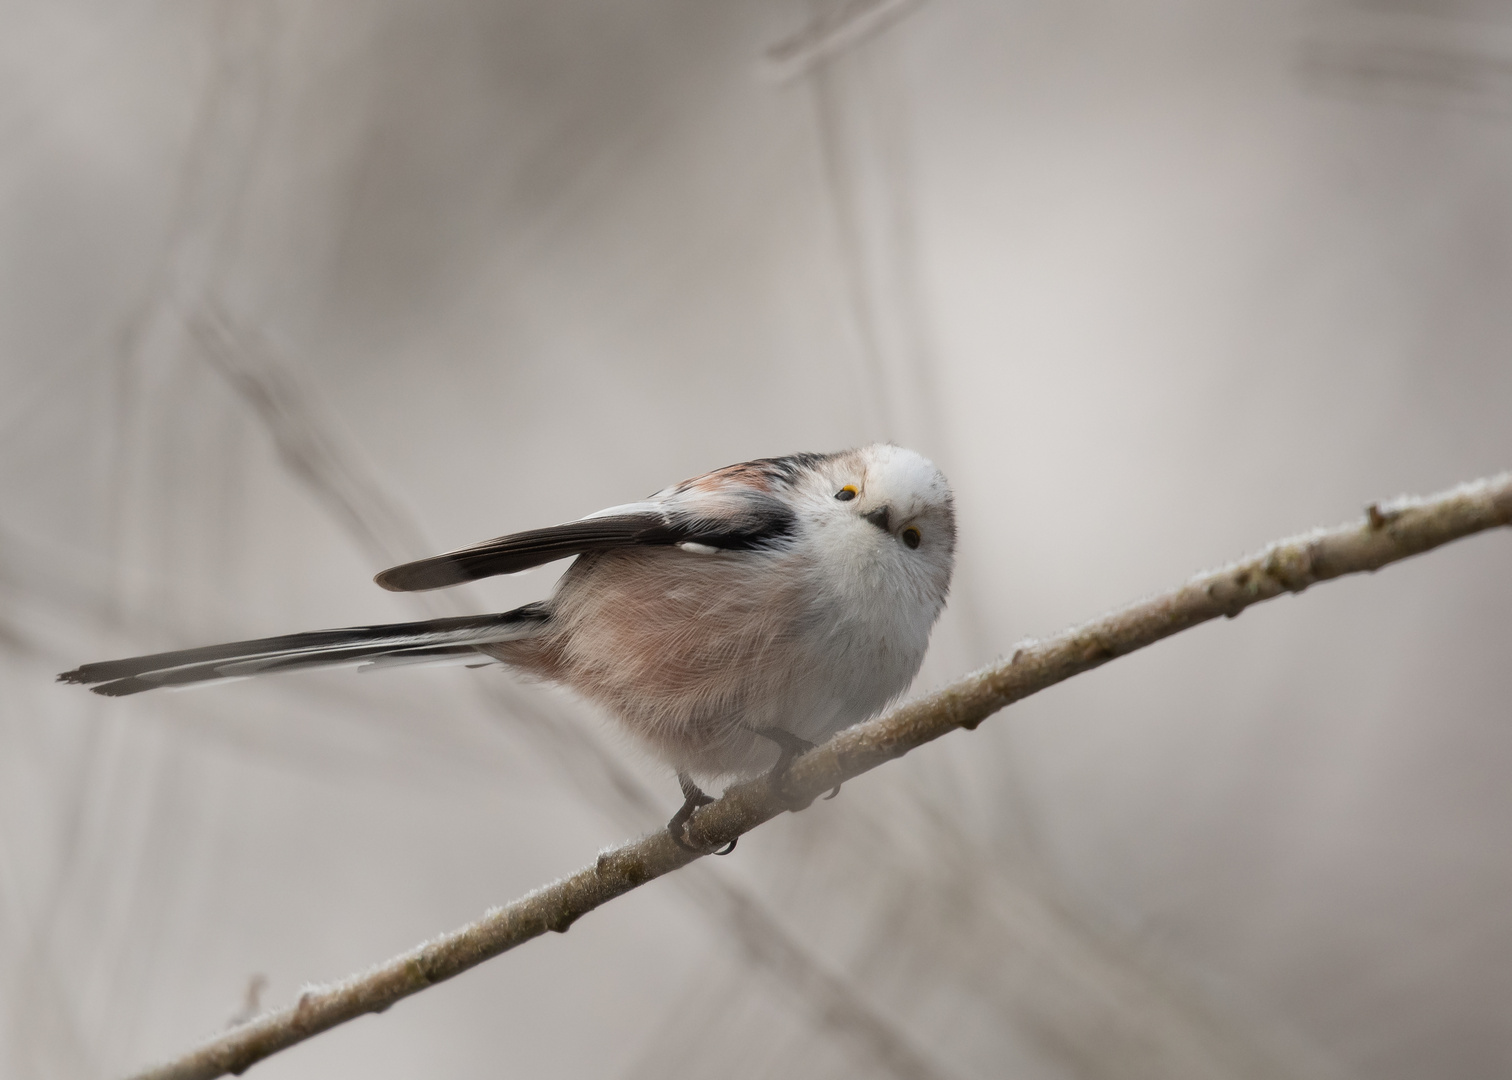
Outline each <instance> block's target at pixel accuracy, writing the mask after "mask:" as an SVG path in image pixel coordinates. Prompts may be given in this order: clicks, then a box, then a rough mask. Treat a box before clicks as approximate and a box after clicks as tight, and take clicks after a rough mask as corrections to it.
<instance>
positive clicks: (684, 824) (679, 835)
mask: <svg viewBox="0 0 1512 1080" xmlns="http://www.w3.org/2000/svg"><path fill="white" fill-rule="evenodd" d="M677 782H678V784H679V785H681V787H682V793H683V804H682V807H681V808H680V809H679V810H678V811H677V813H675V814H673V815H672V820H671V821H669V822H667V831H668V832H669V833H671V834H672V842H673V843H674V844H676V845H677V846H678V847H680V848H682V849H683V850H684V851H691V852H693V853H694V854H695V855H706V854H708V852H705V851H703V850H701V849H699V848H696V847H694V846H693V845H692V844H690V843H688V822H689V821H691V820H693V811H695V810H697V809H698V808H699V807H700V806H708V805H709V804H710V803H711V802H713V801H714V799H713V798H712V797H711V796H709V795H706V794H705V793H704V792H703V791H702V790H701V789H700V788H699V786H698V785H697V784H695V783H694V782H693V778H692V777H690V776H689V775H688V774H687V773H682V772H680V773H678V774H677ZM734 850H735V841H734V840H731V841H730V842H729V843H728V844H726V845H725V846H724V847H722V848H720V849H719V850H718V851H716V852H714V854H715V855H728V854H729V853H730V852H732V851H734Z"/></svg>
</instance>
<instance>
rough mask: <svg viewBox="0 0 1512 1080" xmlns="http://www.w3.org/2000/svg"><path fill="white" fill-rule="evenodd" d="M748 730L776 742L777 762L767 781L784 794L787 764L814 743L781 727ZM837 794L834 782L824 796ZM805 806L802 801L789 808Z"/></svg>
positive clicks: (800, 808)
mask: <svg viewBox="0 0 1512 1080" xmlns="http://www.w3.org/2000/svg"><path fill="white" fill-rule="evenodd" d="M750 730H751V732H753V733H754V734H756V735H760V736H761V737H762V738H763V739H771V740H772V742H774V743H776V744H777V764H775V765H773V766H772V771H771V772H769V773H767V783H768V784H770V785H771V788H772V790H773V791H776V792H778V793H779V794H782V795H786V791H785V788H786V786H787V771H788V766H790V765H792V764H793V759H794V758H795V757H797V756H798V755H799V754H802V753H804V752H805V751H808V750H812V749H813V748H814V744H813V743H811V742H809V741H808V740H807V739H805V738H802V737H801V736H798V735H794V734H793V733H792V732H791V731H784V730H782V728H775V727H765V728H754V727H753V728H751V729H750ZM838 794H840V785H839V784H836V785H835V786H834V788H833V789H831V791H830V793H829V794H828V795H826V796H825V798H826V799H833V798H834V797H835V796H836V795H838ZM807 806H808V803H804V804H803V806H792V807H790V809H792V810H802V809H804V808H805V807H807Z"/></svg>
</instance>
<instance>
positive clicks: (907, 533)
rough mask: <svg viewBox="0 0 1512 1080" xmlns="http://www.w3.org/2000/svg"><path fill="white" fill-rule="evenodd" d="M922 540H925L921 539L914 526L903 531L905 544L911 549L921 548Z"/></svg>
mask: <svg viewBox="0 0 1512 1080" xmlns="http://www.w3.org/2000/svg"><path fill="white" fill-rule="evenodd" d="M921 539H923V537H921V536H920V535H919V530H918V529H915V528H914V527H913V526H912V525H910V526H909V527H908V528H906V529H904V530H903V542H904V543H905V544H907V545H908V546H909V547H911V548H916V547H918V546H919V541H920V540H921Z"/></svg>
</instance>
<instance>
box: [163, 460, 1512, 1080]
mask: <svg viewBox="0 0 1512 1080" xmlns="http://www.w3.org/2000/svg"><path fill="white" fill-rule="evenodd" d="M1506 525H1512V473H1503V474H1502V475H1500V476H1496V477H1492V478H1490V479H1486V480H1478V481H1474V482H1472V483H1468V484H1462V485H1460V486H1459V487H1456V488H1453V489H1451V490H1449V491H1445V492H1442V493H1440V494H1437V495H1433V496H1429V497H1427V498H1404V499H1399V500H1396V501H1394V502H1390V503H1377V504H1372V505H1371V506H1369V507H1368V508H1367V509H1366V512H1365V516H1364V518H1363V519H1362V520H1361V521H1358V522H1355V523H1353V524H1349V525H1341V526H1339V527H1337V528H1333V529H1320V530H1317V531H1314V532H1311V533H1306V534H1304V535H1301V536H1296V537H1292V538H1291V539H1287V540H1280V541H1277V542H1276V543H1273V544H1271V545H1270V546H1269V547H1267V548H1265V549H1264V550H1263V551H1261V552H1259V553H1258V554H1256V555H1253V556H1250V557H1249V558H1246V559H1242V560H1240V561H1239V562H1235V563H1231V564H1230V565H1228V566H1225V567H1223V568H1221V569H1218V570H1213V571H1209V572H1207V573H1203V574H1199V575H1197V576H1196V577H1194V578H1192V579H1191V580H1189V581H1188V582H1187V583H1186V584H1184V585H1182V586H1180V587H1178V588H1176V589H1172V590H1171V591H1169V592H1165V593H1161V594H1159V595H1157V596H1153V597H1150V598H1149V599H1146V600H1142V601H1139V602H1138V603H1135V604H1131V605H1129V606H1128V607H1125V608H1122V609H1120V610H1117V611H1114V612H1112V613H1110V614H1108V615H1104V616H1102V617H1101V618H1098V619H1094V620H1092V621H1091V622H1087V623H1083V624H1082V625H1080V626H1076V627H1073V628H1071V629H1070V630H1066V631H1064V632H1062V633H1060V634H1057V635H1056V636H1055V637H1052V638H1049V639H1047V640H1044V641H1029V642H1025V643H1024V644H1022V645H1020V646H1019V647H1018V648H1017V649H1016V650H1015V651H1014V653H1013V655H1012V657H1011V658H1009V659H1007V660H1003V661H1000V662H998V663H996V664H993V665H990V666H988V667H985V668H983V669H981V670H980V671H977V672H974V673H973V674H971V675H968V676H966V677H965V678H963V679H961V680H959V681H958V682H956V683H953V684H952V685H950V686H947V687H945V688H944V689H943V690H940V691H938V692H936V693H934V694H931V695H929V696H927V697H923V698H919V699H917V700H915V701H911V702H908V703H907V704H905V705H902V706H900V707H899V708H896V709H893V710H892V711H891V712H889V713H887V714H886V715H884V716H881V717H878V718H877V719H875V720H871V721H868V722H867V723H864V724H860V725H857V726H856V727H852V728H848V729H846V730H845V731H842V732H840V733H839V734H838V735H836V736H835V737H834V738H832V739H830V740H829V741H828V742H826V743H825V744H824V745H822V746H819V747H816V748H815V749H813V750H811V751H809V752H808V753H806V754H804V755H803V756H802V757H801V758H798V759H797V760H796V761H794V762H793V765H792V769H791V771H790V772H789V774H788V779H787V783H786V784H785V785H784V791H783V792H782V793H781V795H780V796H779V795H778V794H777V793H774V792H773V791H772V790H771V789H770V786H769V785H768V784H767V783H766V781H765V780H763V779H758V780H752V781H747V782H744V783H740V784H736V785H733V786H732V787H730V788H729V789H728V790H727V791H726V792H725V793H724V795H723V796H722V797H721V798H719V799H718V800H716V801H715V802H714V803H712V804H710V805H709V806H706V807H704V808H702V809H701V810H699V811H698V813H697V815H696V816H695V817H694V819H693V821H692V822H691V823H690V825H689V829H688V835H689V837H690V839H691V840H692V841H693V842H694V843H696V844H698V845H700V846H702V847H705V848H706V849H707V850H713V849H715V848H717V847H719V846H721V845H723V844H725V843H727V842H729V841H730V840H733V839H735V838H736V837H738V836H740V835H741V834H742V833H745V832H747V831H749V830H751V829H753V828H755V827H756V826H757V825H760V824H761V823H762V822H764V821H767V820H769V819H771V818H773V817H775V816H777V815H778V814H780V813H782V812H783V811H784V810H790V809H801V808H802V807H804V806H807V805H808V803H809V802H811V801H812V800H813V799H814V798H815V797H816V796H817V795H819V794H820V793H822V792H824V791H826V790H828V789H829V788H832V787H834V786H835V785H836V784H839V783H842V782H843V781H846V780H850V779H852V778H854V777H857V776H860V775H861V774H862V773H864V772H868V771H870V770H871V769H874V768H876V767H877V766H878V765H881V764H882V763H883V762H885V761H890V760H892V759H893V758H896V757H901V756H902V755H904V754H906V753H908V752H909V751H910V750H913V749H914V748H916V747H919V746H922V745H924V744H925V743H927V742H931V741H933V740H934V739H937V738H939V737H940V736H941V735H944V734H946V733H947V732H950V731H952V730H954V729H956V728H967V729H970V728H974V727H976V726H977V725H978V724H979V723H981V722H982V720H984V719H986V718H987V717H988V716H991V715H992V714H993V713H995V712H997V711H998V710H999V709H1001V708H1003V707H1004V706H1006V705H1010V704H1012V703H1013V702H1015V701H1019V700H1021V699H1023V698H1026V697H1028V696H1029V695H1030V694H1034V693H1036V692H1038V691H1040V690H1043V689H1045V688H1046V687H1049V686H1054V685H1055V684H1056V683H1058V682H1062V681H1064V680H1066V679H1069V678H1071V677H1072V676H1073V675H1079V674H1081V673H1082V672H1084V671H1090V670H1091V669H1092V668H1095V667H1100V666H1101V665H1103V664H1105V663H1107V662H1108V661H1109V660H1112V659H1114V658H1116V657H1119V656H1123V655H1125V654H1127V653H1131V652H1134V651H1135V650H1136V649H1142V648H1144V647H1145V646H1146V645H1152V644H1154V643H1155V642H1157V641H1159V640H1161V639H1162V638H1166V637H1169V636H1171V635H1172V634H1176V633H1179V632H1181V631H1182V630H1186V629H1189V628H1190V627H1193V626H1196V625H1198V624H1199V623H1204V622H1207V621H1208V620H1209V619H1215V618H1218V617H1219V616H1228V617H1229V618H1233V617H1234V616H1236V615H1238V614H1239V613H1240V612H1241V611H1243V610H1244V609H1245V608H1247V607H1249V606H1250V605H1252V604H1258V603H1260V602H1261V601H1264V600H1269V599H1271V598H1272V597H1276V596H1280V595H1282V594H1283V593H1299V592H1302V591H1303V590H1304V589H1306V588H1307V587H1308V586H1310V585H1312V584H1314V583H1316V582H1320V581H1327V580H1329V579H1331V578H1336V577H1342V576H1343V575H1345V574H1357V573H1364V572H1368V571H1374V570H1378V569H1380V568H1381V567H1383V566H1385V565H1387V564H1388V563H1393V562H1397V561H1400V560H1402V559H1406V558H1409V557H1411V556H1413V555H1418V554H1421V553H1423V552H1425V551H1429V550H1432V549H1433V548H1436V547H1439V546H1440V545H1443V544H1447V543H1449V542H1450V541H1452V540H1458V539H1460V538H1461V537H1464V536H1469V535H1471V534H1473V533H1477V532H1482V531H1484V530H1487V529H1492V528H1496V527H1498V526H1506ZM699 857H700V856H699V855H697V854H693V853H690V852H687V851H684V850H682V849H681V848H679V847H678V846H677V845H676V844H674V843H673V842H672V839H671V837H670V836H669V835H668V834H667V833H666V832H665V831H661V832H657V833H654V834H652V835H650V836H647V837H643V838H642V839H640V840H637V841H634V842H632V843H629V844H625V845H623V846H621V847H618V848H613V849H610V850H607V851H605V852H603V853H602V854H601V855H599V857H598V859H597V861H596V862H595V863H594V864H593V865H592V866H590V867H587V868H586V869H583V870H579V871H578V872H577V873H575V874H573V875H572V876H570V877H567V878H564V879H563V880H561V881H557V882H555V883H553V884H551V885H547V886H545V887H543V888H540V889H537V890H536V891H534V892H532V893H530V894H529V895H527V896H525V897H522V898H521V899H519V900H516V901H515V902H514V903H512V904H509V905H507V906H505V907H501V908H495V909H492V910H490V911H488V912H486V913H485V914H484V915H483V917H482V918H481V919H479V920H478V921H477V922H474V923H472V924H470V925H468V926H465V927H463V928H461V929H460V930H456V931H453V932H452V933H449V934H445V935H442V936H441V937H438V938H435V939H433V940H431V941H428V942H426V943H424V944H422V945H420V946H417V947H416V948H414V949H411V950H410V951H409V952H406V953H403V954H401V955H399V956H397V957H395V958H394V959H392V960H389V961H388V962H386V963H384V964H381V965H379V966H378V967H375V968H373V969H371V970H370V971H366V972H363V973H362V974H359V975H354V976H352V977H350V978H348V979H346V980H344V981H342V982H340V983H336V984H333V985H330V986H324V987H319V988H314V989H309V990H306V991H305V992H304V993H302V994H301V995H300V996H299V1000H298V1001H297V1002H295V1004H293V1005H291V1006H289V1007H287V1008H284V1009H281V1010H279V1011H276V1012H270V1013H267V1014H264V1015H263V1016H260V1017H258V1018H256V1019H254V1020H251V1021H249V1022H248V1023H246V1024H243V1025H241V1026H240V1027H237V1028H234V1029H232V1030H231V1031H228V1032H226V1033H225V1034H224V1035H221V1036H220V1037H218V1038H216V1039H213V1040H211V1041H210V1042H207V1043H205V1044H204V1045H202V1046H200V1047H199V1048H197V1049H195V1050H193V1051H191V1052H189V1053H188V1054H186V1055H184V1056H183V1057H181V1058H179V1059H178V1060H176V1061H173V1062H170V1063H168V1064H165V1065H162V1066H160V1067H158V1068H154V1069H150V1070H147V1071H146V1072H143V1073H140V1074H138V1078H137V1080H208V1078H210V1077H216V1076H222V1075H224V1074H226V1073H240V1072H242V1071H243V1070H245V1069H246V1068H248V1067H249V1066H251V1065H252V1064H254V1063H256V1062H258V1061H260V1060H262V1059H263V1058H265V1057H267V1056H269V1055H270V1054H274V1053H277V1052H278V1051H279V1050H282V1049H284V1048H285V1047H288V1046H292V1045H294V1044H295V1043H298V1042H302V1041H303V1040H305V1039H308V1038H310V1037H311V1036H312V1035H316V1034H318V1033H319V1032H322V1031H325V1030H327V1029H329V1028H332V1027H335V1026H336V1025H337V1024H341V1023H345V1022H346V1021H348V1020H352V1019H355V1018H356V1017H359V1016H362V1015H363V1014H365V1013H377V1012H382V1011H383V1010H385V1009H387V1008H388V1007H389V1006H390V1005H392V1004H394V1003H395V1002H396V1001H399V1000H400V999H402V998H405V997H408V996H409V995H411V994H414V993H418V992H419V991H421V990H423V989H425V988H426V987H428V986H431V985H433V984H435V983H438V982H441V981H443V980H445V979H450V978H452V977H453V976H455V975H460V974H461V973H462V972H464V971H466V970H467V969H468V968H471V967H474V966H476V965H478V964H481V963H482V962H483V961H485V960H488V959H491V958H492V957H495V956H498V955H499V954H500V953H502V952H506V951H507V950H509V949H512V948H514V947H515V946H516V945H521V944H523V943H524V942H526V941H529V940H530V939H531V938H535V937H539V936H541V935H542V934H545V933H546V932H547V931H556V932H557V933H565V932H566V931H567V929H568V928H569V927H570V926H571V925H572V924H573V922H574V921H576V920H577V919H578V918H580V917H581V916H583V915H585V914H587V913H588V912H590V911H592V910H593V909H594V908H596V907H598V906H599V905H601V904H603V903H606V902H607V901H609V900H612V899H613V898H615V897H616V896H619V895H621V894H623V893H626V892H629V891H630V890H631V889H634V888H636V887H638V886H640V885H643V884H645V883H646V882H648V881H651V880H653V879H654V878H658V877H661V876H662V875H663V874H666V873H669V872H670V871H673V870H676V869H678V868H679V867H681V866H684V865H685V864H687V863H689V862H692V861H693V860H694V859H696V858H699Z"/></svg>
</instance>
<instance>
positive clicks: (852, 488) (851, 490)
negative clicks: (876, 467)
mask: <svg viewBox="0 0 1512 1080" xmlns="http://www.w3.org/2000/svg"><path fill="white" fill-rule="evenodd" d="M855 497H856V485H855V484H846V485H845V486H844V487H843V488H841V489H840V490H839V491H837V492H835V498H837V499H839V500H840V501H841V502H850V501H851V500H852V499H854V498H855Z"/></svg>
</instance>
